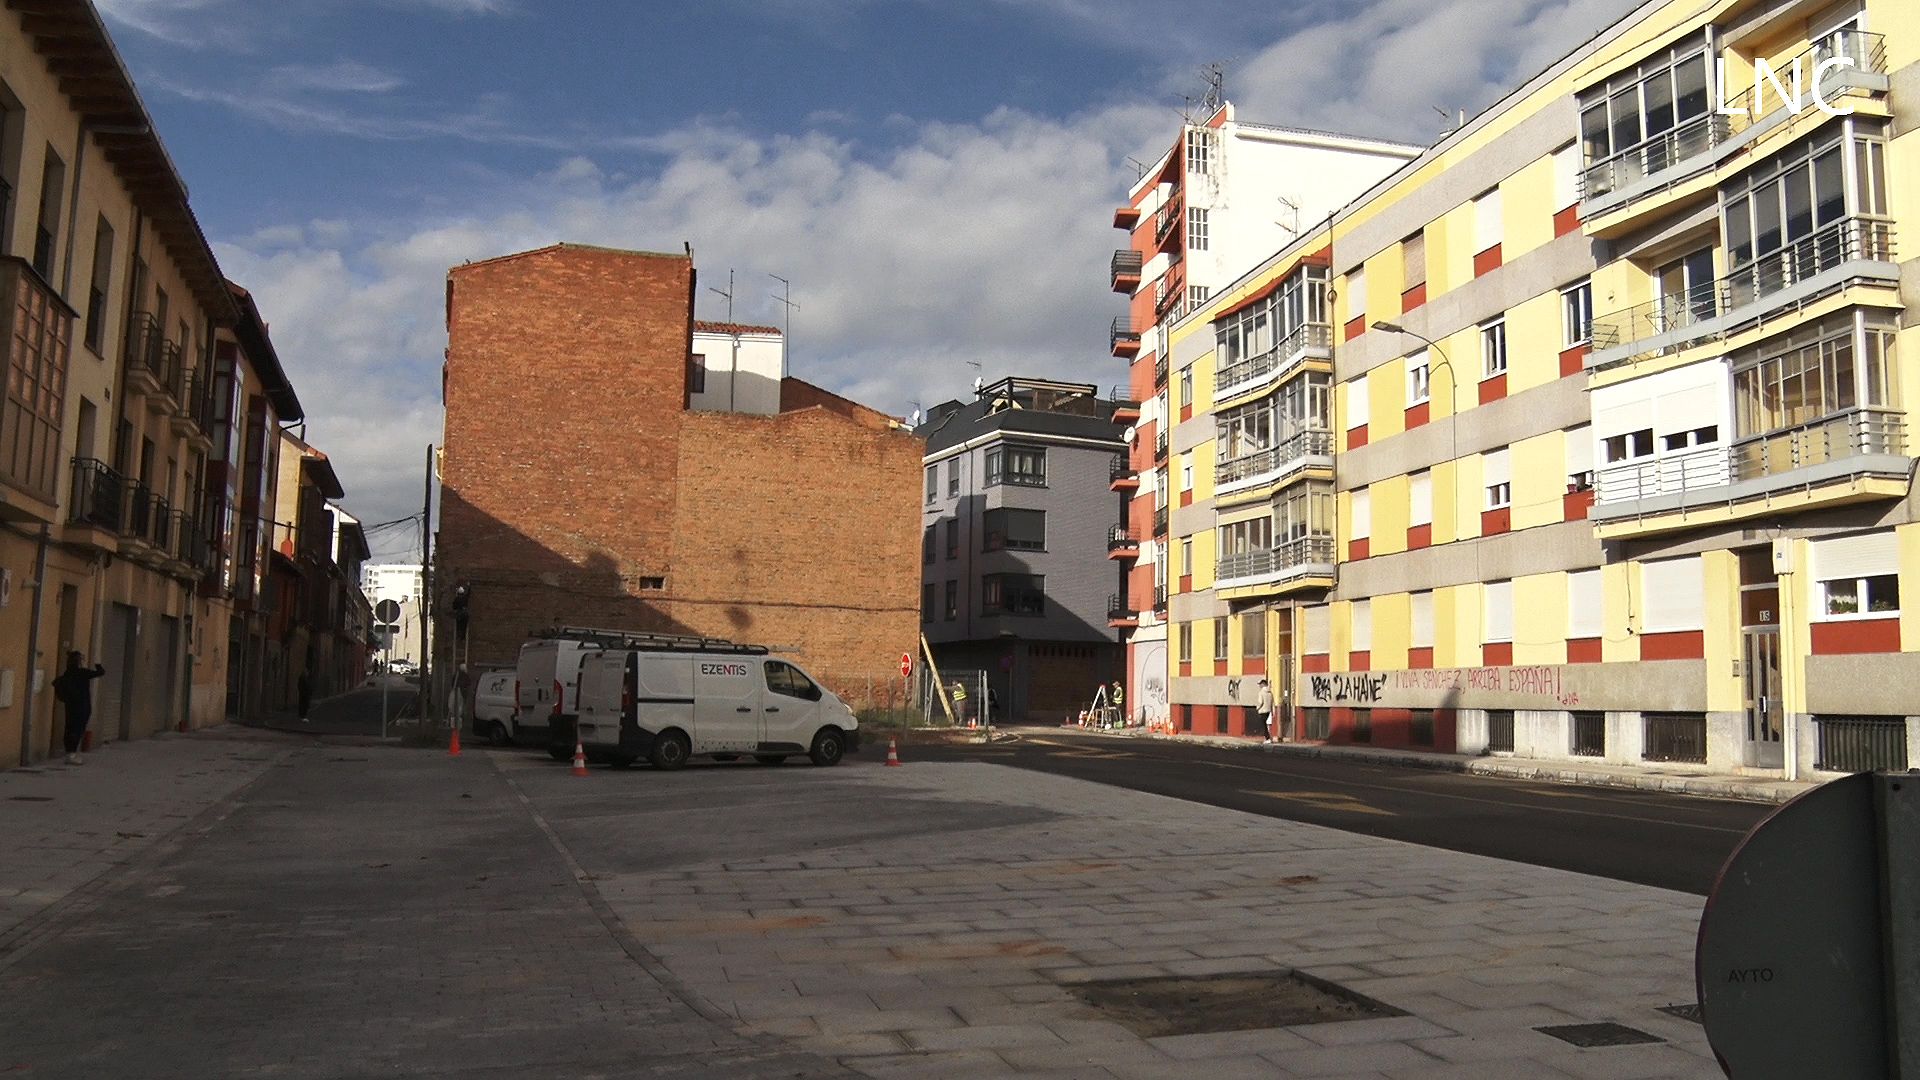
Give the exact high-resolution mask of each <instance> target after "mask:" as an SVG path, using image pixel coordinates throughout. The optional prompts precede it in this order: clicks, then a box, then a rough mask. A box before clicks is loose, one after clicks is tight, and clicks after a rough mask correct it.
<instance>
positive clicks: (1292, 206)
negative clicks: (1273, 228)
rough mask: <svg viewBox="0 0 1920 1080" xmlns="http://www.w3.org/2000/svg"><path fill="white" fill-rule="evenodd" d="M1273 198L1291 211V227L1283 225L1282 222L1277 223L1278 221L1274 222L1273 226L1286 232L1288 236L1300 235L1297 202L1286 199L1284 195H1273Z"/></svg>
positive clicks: (1298, 205)
mask: <svg viewBox="0 0 1920 1080" xmlns="http://www.w3.org/2000/svg"><path fill="white" fill-rule="evenodd" d="M1274 198H1276V199H1278V200H1280V205H1282V206H1284V207H1286V208H1287V209H1289V210H1291V211H1293V224H1292V225H1288V224H1285V223H1284V222H1279V221H1276V222H1274V224H1275V225H1278V226H1280V227H1281V228H1283V229H1285V230H1287V235H1288V236H1299V235H1300V204H1299V203H1297V202H1294V201H1293V200H1292V199H1289V198H1287V197H1286V196H1285V195H1275V196H1274Z"/></svg>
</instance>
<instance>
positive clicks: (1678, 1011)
mask: <svg viewBox="0 0 1920 1080" xmlns="http://www.w3.org/2000/svg"><path fill="white" fill-rule="evenodd" d="M1660 1011H1661V1012H1663V1013H1666V1014H1667V1015H1668V1016H1677V1017H1679V1018H1680V1019H1682V1020H1691V1021H1693V1022H1694V1023H1696V1024H1705V1023H1706V1022H1707V1021H1706V1020H1705V1018H1703V1017H1702V1016H1701V1014H1700V1006H1699V1005H1697V1004H1696V1005H1662V1006H1660Z"/></svg>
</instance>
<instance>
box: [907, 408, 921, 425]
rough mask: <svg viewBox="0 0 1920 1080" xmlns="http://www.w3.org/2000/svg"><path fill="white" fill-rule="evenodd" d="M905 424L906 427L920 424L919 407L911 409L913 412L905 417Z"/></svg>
mask: <svg viewBox="0 0 1920 1080" xmlns="http://www.w3.org/2000/svg"><path fill="white" fill-rule="evenodd" d="M907 426H908V427H919V426H920V410H919V409H915V410H913V414H912V415H911V416H908V417H907Z"/></svg>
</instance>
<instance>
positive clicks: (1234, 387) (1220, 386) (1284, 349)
mask: <svg viewBox="0 0 1920 1080" xmlns="http://www.w3.org/2000/svg"><path fill="white" fill-rule="evenodd" d="M1332 347H1333V328H1332V327H1329V326H1327V325H1326V324H1325V323H1302V324H1301V325H1300V326H1298V327H1296V328H1295V329H1294V331H1293V332H1292V333H1290V334H1288V335H1287V336H1286V337H1284V338H1282V339H1280V342H1279V344H1277V345H1275V346H1274V347H1273V348H1271V349H1268V350H1267V351H1266V352H1263V353H1261V354H1260V355H1259V356H1250V357H1247V358H1246V359H1245V360H1240V361H1237V362H1235V363H1232V364H1228V365H1227V366H1226V367H1223V368H1221V369H1220V370H1219V371H1217V372H1215V373H1214V376H1213V396H1214V398H1215V399H1216V400H1218V399H1224V398H1227V397H1231V396H1233V395H1234V394H1238V393H1241V392H1243V391H1246V390H1250V389H1252V388H1253V387H1254V386H1257V385H1258V384H1260V383H1262V382H1264V381H1266V380H1267V379H1269V378H1275V377H1278V376H1280V375H1284V374H1286V373H1287V372H1289V371H1291V370H1293V368H1294V366H1295V365H1296V364H1298V363H1299V362H1300V361H1301V360H1302V359H1304V358H1305V357H1306V355H1307V350H1308V349H1331V348H1332Z"/></svg>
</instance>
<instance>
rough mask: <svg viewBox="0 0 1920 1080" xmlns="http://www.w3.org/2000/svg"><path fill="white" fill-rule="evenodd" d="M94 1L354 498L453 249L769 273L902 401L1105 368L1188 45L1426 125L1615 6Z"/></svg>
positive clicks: (1242, 87) (430, 369)
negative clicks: (1136, 196) (575, 248)
mask: <svg viewBox="0 0 1920 1080" xmlns="http://www.w3.org/2000/svg"><path fill="white" fill-rule="evenodd" d="M98 2H99V4H100V7H101V9H102V11H103V12H104V13H105V14H106V16H107V18H108V22H109V26H110V27H111V28H112V30H113V32H114V35H115V40H116V41H117V43H118V44H119V46H120V48H121V51H122V53H123V55H124V56H125V57H126V60H127V63H128V66H129V68H130V69H131V70H132V72H133V75H134V78H135V79H136V81H137V82H138V83H139V84H140V87H141V90H142V94H143V96H144V97H145V99H146V101H147V104H148V107H149V109H150V110H151V111H152V112H153V114H154V117H155V119H156V121H157V122H158V124H159V128H160V132H161V135H162V137H163V138H164V139H165V140H166V142H167V145H168V148H169V150H170V151H171V152H172V154H173V156H174V158H175V160H176V162H177V163H178V164H179V166H180V168H181V171H182V172H183V173H184V174H185V177H186V179H187V182H188V185H189V187H190V188H191V190H192V192H193V200H194V204H195V209H196V211H197V212H198V214H199V216H200V218H201V221H202V223H203V224H204V225H205V227H206V229H207V232H208V234H209V236H210V237H212V239H213V240H214V243H215V247H216V251H217V253H218V254H219V256H220V259H221V263H222V265H223V267H224V268H225V270H226V271H227V273H228V275H229V276H230V277H232V278H234V279H235V280H237V281H239V282H241V283H242V284H244V285H246V286H248V287H249V288H250V289H252V290H253V291H254V293H255V294H256V295H257V296H258V297H259V298H260V301H261V306H262V309H263V312H264V314H265V315H266V317H267V318H268V319H269V321H270V322H271V323H272V327H273V332H274V338H275V342H276V344H277V345H278V347H279V350H280V352H281V354H282V356H283V357H284V358H285V360H286V362H287V365H288V367H289V369H290V371H291V373H292V375H293V377H294V380H295V383H296V386H297V388H298V389H299V391H300V396H301V400H302V402H303V403H304V404H305V405H306V407H307V411H308V414H309V417H310V419H311V430H310V434H311V436H312V437H313V439H314V440H315V442H316V443H317V444H318V445H320V446H321V447H323V448H324V449H326V450H327V451H328V453H329V454H331V455H332V456H333V457H334V458H335V460H336V463H337V465H338V468H339V471H340V474H341V477H342V480H343V482H344V483H345V484H346V486H347V489H348V498H347V500H346V502H347V505H348V507H349V508H350V509H352V510H354V511H355V512H356V513H359V514H361V515H362V516H363V517H365V518H367V519H370V520H384V519H387V518H393V517H399V516H401V515H404V514H406V513H407V512H409V509H410V508H411V507H413V506H415V505H417V501H418V492H419V483H420V480H419V462H420V459H421V454H422V448H423V447H424V446H425V444H426V443H428V442H429V441H434V440H436V439H437V438H438V432H439V423H440V414H439V401H438V370H439V363H440V356H441V351H442V349H443V348H444V346H445V335H444V330H443V328H442V326H441V314H440V294H441V290H442V288H443V281H444V273H445V269H446V268H447V267H448V266H450V265H453V264H455V263H458V262H461V261H463V260H466V259H476V258H487V257H491V256H494V255H499V254H504V253H507V252H511V251H516V250H521V249H524V248H528V247H535V246H539V245H542V244H547V243H551V242H553V241H555V240H562V239H564V240H574V241H580V242H588V243H600V244H608V245H612V246H626V247H641V248H652V249H665V250H678V249H679V248H680V246H681V244H682V243H683V242H687V243H691V244H692V245H693V247H694V250H695V255H696V261H697V264H698V266H699V269H700V272H701V275H702V277H703V280H704V281H705V282H706V283H707V284H717V283H723V282H724V281H725V279H726V274H727V271H728V269H729V268H733V269H735V270H736V271H737V272H738V279H739V282H740V285H739V287H738V288H737V289H736V292H737V294H738V301H737V302H738V307H737V308H736V315H737V316H738V317H739V318H741V319H743V320H753V321H771V322H777V321H778V320H779V315H778V310H779V307H778V305H777V304H776V303H775V302H774V301H773V300H772V299H771V293H772V291H773V290H774V289H775V288H777V283H775V282H773V281H772V280H771V279H770V278H769V277H768V276H767V275H769V274H772V273H778V274H780V275H782V276H784V277H787V278H790V279H792V281H793V289H794V294H793V295H794V300H795V301H796V302H797V303H798V304H799V305H800V307H799V310H798V312H797V313H796V314H795V315H794V324H793V331H794V332H793V359H794V369H795V373H796V374H798V375H800V376H802V377H804V378H809V379H812V380H814V381H816V382H819V383H821V384H823V385H825V386H828V387H829V388H832V389H834V390H838V391H841V392H843V393H849V394H851V395H853V396H855V397H857V398H859V399H861V400H864V401H868V402H870V403H872V404H875V405H877V406H880V407H883V408H888V409H892V410H895V411H898V412H903V413H904V412H905V411H906V410H907V409H909V408H911V407H912V406H911V404H910V403H911V402H913V401H924V402H932V401H938V400H941V399H942V398H944V397H947V396H951V395H953V394H956V393H958V392H960V391H961V390H962V389H964V388H965V387H966V386H967V385H968V384H969V383H970V382H971V380H972V378H973V376H974V375H975V374H977V373H979V372H985V373H986V374H988V375H989V376H992V375H997V374H1006V373H1026V374H1047V375H1058V376H1066V377H1075V378H1082V379H1085V380H1086V381H1090V382H1098V383H1103V384H1107V383H1117V382H1120V381H1122V380H1123V379H1124V372H1123V370H1122V368H1121V366H1120V364H1119V362H1118V361H1116V360H1114V359H1112V358H1111V357H1110V356H1109V355H1108V354H1107V351H1106V348H1105V345H1106V341H1105V336H1104V334H1103V333H1102V331H1103V330H1104V328H1105V325H1106V322H1107V320H1108V319H1109V318H1111V316H1112V315H1113V314H1114V313H1116V312H1117V311H1118V310H1119V307H1120V299H1119V298H1118V297H1115V296H1113V295H1112V294H1111V293H1110V292H1108V291H1107V289H1106V287H1105V286H1106V281H1105V276H1104V274H1105V267H1106V259H1107V254H1108V252H1109V251H1110V250H1111V249H1112V248H1113V247H1115V246H1117V245H1118V244H1119V243H1120V242H1121V236H1120V234H1119V233H1117V232H1115V231H1114V230H1113V229H1112V228H1111V222H1110V211H1111V208H1112V206H1113V205H1114V204H1115V200H1117V199H1118V198H1120V196H1121V194H1122V193H1123V192H1124V190H1125V187H1126V185H1127V183H1128V182H1129V181H1131V180H1132V179H1133V176H1134V169H1133V166H1132V165H1130V164H1128V161H1127V159H1128V158H1129V157H1130V156H1132V157H1140V158H1147V159H1151V158H1152V157H1154V156H1156V155H1157V154H1158V153H1160V152H1161V151H1162V150H1163V149H1164V148H1165V146H1166V144H1167V143H1168V142H1169V141H1170V140H1171V139H1172V137H1173V134H1174V131H1175V130H1176V125H1177V124H1178V122H1179V106H1180V103H1181V100H1182V97H1183V96H1185V95H1196V96H1197V95H1198V93H1199V92H1200V89H1201V83H1200V76H1199V67H1200V65H1201V64H1202V63H1205V62H1207V61H1212V60H1225V61H1229V62H1230V63H1231V67H1230V74H1229V77H1228V94H1229V96H1230V97H1231V98H1232V99H1233V100H1234V101H1235V103H1236V104H1237V105H1238V106H1239V108H1240V115H1241V116H1242V117H1243V118H1246V119H1250V120H1258V121H1262V122H1268V123H1280V124H1293V125H1301V126H1311V127H1322V128H1331V129H1335V130H1342V131H1350V132H1354V133H1358V134H1367V135H1378V136H1385V137H1393V138H1400V139H1405V140H1408V141H1414V142H1426V141H1430V140H1431V139H1432V138H1433V137H1434V135H1435V134H1436V131H1437V129H1436V124H1437V122H1438V119H1439V118H1438V117H1437V116H1435V115H1434V114H1433V112H1432V111H1431V109H1430V108H1429V106H1442V107H1445V108H1448V109H1453V108H1465V109H1468V110H1469V111H1473V110H1476V109H1478V108H1481V107H1483V106H1485V105H1486V104H1488V103H1490V102H1491V101H1492V100H1494V99H1495V98H1496V97H1497V95H1498V93H1499V92H1500V91H1501V90H1503V89H1505V88H1507V87H1509V86H1511V85H1513V84H1514V83H1516V82H1517V81H1519V80H1520V79H1522V78H1524V77H1526V76H1527V75H1530V74H1532V73H1533V72H1535V71H1537V70H1539V69H1540V68H1542V67H1544V66H1545V65H1546V64H1547V63H1549V62H1551V61H1552V60H1553V59H1554V58H1556V57H1557V56H1559V55H1560V54H1562V53H1564V52H1565V51H1566V50H1567V49H1569V48H1571V47H1572V46H1573V45H1575V44H1577V43H1578V42H1579V41H1580V40H1581V39H1583V38H1584V37H1586V36H1588V35H1589V34H1591V33H1592V32H1594V31H1595V30H1597V29H1599V28H1600V27H1601V26H1603V25H1605V23H1606V22H1608V21H1609V20H1610V19H1612V18H1615V17H1618V16H1619V15H1620V14H1621V13H1622V12H1624V11H1625V10H1626V8H1627V6H1628V3H1627V0H1294V2H1284V3H1275V2H1272V0H1268V2H1264V3H1263V2H1259V0H1233V2H1228V0H1187V2H1185V3H1181V4H1169V3H1167V2H1166V0H965V2H960V3H955V2H951V0H706V2H704V3H692V4H687V3H660V2H654V0H633V2H623V0H98ZM1435 56H1445V57H1447V58H1448V59H1449V62H1448V63H1446V64H1436V63H1433V62H1432V58H1433V57H1435ZM702 295H703V308H702V311H701V313H700V314H701V315H702V316H703V317H717V316H719V315H721V314H723V311H722V308H723V303H724V302H723V301H721V300H720V299H719V298H718V297H717V296H714V295H712V294H710V293H705V292H703V294H702ZM976 364H977V365H979V367H978V368H976V367H975V366H974V365H976ZM402 543H404V541H402ZM406 554H408V552H407V550H406V549H405V548H404V547H403V546H402V547H395V548H391V549H388V550H384V551H382V552H379V553H377V555H381V556H387V557H404V556H405V555H406Z"/></svg>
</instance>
